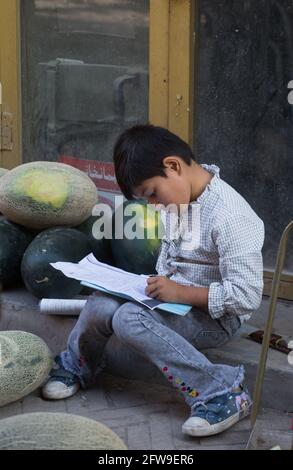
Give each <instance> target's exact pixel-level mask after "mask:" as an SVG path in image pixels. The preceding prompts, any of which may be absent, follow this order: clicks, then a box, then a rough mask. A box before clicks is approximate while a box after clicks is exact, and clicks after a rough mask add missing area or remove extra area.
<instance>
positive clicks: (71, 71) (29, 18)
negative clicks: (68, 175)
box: [21, 0, 149, 199]
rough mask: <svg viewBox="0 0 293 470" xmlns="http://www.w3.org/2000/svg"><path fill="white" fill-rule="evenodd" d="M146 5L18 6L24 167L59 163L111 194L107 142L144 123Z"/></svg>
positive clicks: (122, 1) (58, 2) (40, 2)
mask: <svg viewBox="0 0 293 470" xmlns="http://www.w3.org/2000/svg"><path fill="white" fill-rule="evenodd" d="M148 23H149V2H148V1H147V0H119V1H115V0H25V1H24V2H21V39H22V41H21V44H22V106H23V162H24V163H25V162H29V161H36V160H51V161H61V162H65V163H69V164H72V165H74V166H76V167H78V168H80V169H82V170H84V171H86V172H88V174H89V175H90V176H91V177H92V178H93V180H94V181H95V182H96V184H97V187H98V188H99V189H100V190H101V191H100V194H101V195H102V196H103V194H102V192H103V191H105V193H104V196H105V198H106V199H107V197H108V196H109V194H108V192H111V191H112V192H116V191H119V190H118V186H117V183H116V180H115V177H114V169H113V164H112V150H113V143H114V141H115V139H116V137H117V136H118V134H119V133H120V132H121V131H122V130H123V129H125V128H127V127H129V126H131V125H134V124H136V123H140V122H146V121H147V119H148V43H149V38H148V35H149V24H148Z"/></svg>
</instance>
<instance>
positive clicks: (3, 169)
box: [0, 168, 8, 178]
mask: <svg viewBox="0 0 293 470" xmlns="http://www.w3.org/2000/svg"><path fill="white" fill-rule="evenodd" d="M6 173H8V170H6V168H0V178H1V176H4V175H6Z"/></svg>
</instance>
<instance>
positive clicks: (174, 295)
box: [145, 276, 181, 302]
mask: <svg viewBox="0 0 293 470" xmlns="http://www.w3.org/2000/svg"><path fill="white" fill-rule="evenodd" d="M180 287H181V286H180V284H177V282H175V281H171V280H170V279H168V278H167V277H165V276H151V277H149V278H148V279H147V287H146V289H145V293H146V295H148V296H149V297H153V298H155V299H157V300H161V301H162V302H179V289H180Z"/></svg>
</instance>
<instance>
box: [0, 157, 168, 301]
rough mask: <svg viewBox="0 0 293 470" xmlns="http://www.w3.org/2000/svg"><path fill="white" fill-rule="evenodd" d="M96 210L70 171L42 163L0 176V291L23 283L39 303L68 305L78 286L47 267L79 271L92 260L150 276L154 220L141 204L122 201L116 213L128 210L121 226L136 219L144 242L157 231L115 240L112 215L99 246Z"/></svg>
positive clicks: (78, 174)
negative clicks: (64, 264) (65, 265)
mask: <svg viewBox="0 0 293 470" xmlns="http://www.w3.org/2000/svg"><path fill="white" fill-rule="evenodd" d="M97 202H98V193H97V188H96V186H95V184H94V183H93V181H92V180H91V179H90V178H89V177H88V176H87V175H86V174H85V173H84V172H82V171H80V170H78V169H76V168H74V167H73V166H71V165H66V164H63V163H57V162H47V161H41V162H31V163H25V164H23V165H19V166H17V167H16V168H14V169H13V170H10V171H7V170H2V169H1V171H0V213H1V214H2V215H0V285H2V286H3V287H4V288H5V287H9V286H13V285H15V284H17V283H18V282H19V281H22V282H23V283H24V284H25V286H26V288H27V289H28V291H29V292H31V293H32V294H33V295H35V296H36V297H38V298H40V299H41V298H72V297H73V296H75V295H77V294H79V293H80V292H81V290H82V289H83V287H82V285H81V284H80V282H79V281H75V280H74V279H70V278H67V277H65V276H64V275H63V274H62V273H61V272H60V271H57V270H55V269H54V268H53V267H52V266H51V265H50V263H54V262H57V261H68V262H74V263H77V262H79V261H80V260H81V259H82V258H84V257H85V256H86V255H87V254H89V253H91V252H93V253H94V255H95V256H96V258H97V259H99V260H100V261H102V262H105V263H109V264H112V265H115V266H118V267H120V268H122V269H125V270H128V271H131V272H134V273H138V274H149V273H153V272H155V264H156V260H157V256H158V252H159V248H160V244H161V240H160V238H159V237H158V230H157V229H158V228H159V224H160V221H159V219H158V213H157V212H155V211H153V215H151V216H150V211H149V210H148V211H147V210H146V205H145V203H143V202H142V201H127V202H126V203H125V204H124V205H122V206H121V207H120V208H119V209H118V212H119V211H121V210H122V209H124V208H125V207H126V208H127V215H124V216H123V217H122V224H123V226H126V225H127V224H128V223H129V220H130V218H131V217H132V216H133V215H135V214H136V220H137V224H138V226H140V228H141V229H142V233H144V235H147V233H146V232H147V229H148V228H149V227H148V226H149V225H150V226H152V227H151V228H155V229H156V230H155V232H152V233H153V235H152V236H151V238H149V239H148V238H144V239H141V240H140V239H127V237H126V236H125V234H124V232H123V236H122V237H120V238H115V232H114V230H115V227H116V225H115V221H116V217H115V215H116V214H117V213H114V214H113V221H112V230H113V231H112V239H106V238H102V239H99V238H98V237H95V235H94V226H95V224H96V222H97V220H98V219H99V217H100V216H93V215H92V213H93V208H94V207H95V205H96V204H97ZM137 207H139V209H140V210H139V211H138V213H137ZM132 209H133V210H132ZM135 211H136V213H135ZM120 220H121V217H120Z"/></svg>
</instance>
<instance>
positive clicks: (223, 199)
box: [156, 163, 265, 323]
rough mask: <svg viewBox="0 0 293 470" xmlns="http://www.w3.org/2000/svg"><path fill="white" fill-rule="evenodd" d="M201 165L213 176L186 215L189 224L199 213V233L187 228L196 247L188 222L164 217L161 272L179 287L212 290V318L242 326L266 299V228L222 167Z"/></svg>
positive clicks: (210, 303) (160, 255)
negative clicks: (234, 320)
mask: <svg viewBox="0 0 293 470" xmlns="http://www.w3.org/2000/svg"><path fill="white" fill-rule="evenodd" d="M201 166H202V167H203V168H205V169H206V170H207V171H209V172H210V173H212V174H213V177H212V179H211V181H210V182H209V183H208V184H207V186H206V187H205V189H204V191H203V192H202V193H201V195H200V196H199V197H198V198H197V200H195V201H192V202H191V203H190V204H189V205H188V209H187V212H186V214H187V216H188V217H187V219H186V220H187V222H188V224H190V220H191V215H192V213H193V214H194V213H196V214H197V218H196V219H194V218H193V219H192V220H193V222H194V220H196V227H194V230H193V227H192V229H191V230H190V225H189V226H188V227H189V236H190V233H192V231H193V235H192V238H193V239H194V240H195V241H196V245H195V248H192V249H190V245H189V246H188V249H186V241H187V242H188V241H190V238H189V239H188V236H187V239H185V238H186V237H185V233H186V227H187V225H186V223H185V224H182V225H179V224H178V223H177V224H176V220H177V222H178V216H176V217H175V219H174V214H172V213H169V212H165V214H164V217H163V222H164V225H165V235H164V236H163V238H162V244H161V249H160V253H159V257H158V259H157V264H156V271H157V273H158V274H159V275H169V277H170V279H172V280H174V281H176V282H178V283H179V284H183V285H191V286H200V287H209V293H208V311H209V314H210V316H211V317H212V318H215V319H217V318H220V317H222V316H223V315H225V314H226V313H230V314H234V315H238V316H239V318H240V321H241V322H242V323H243V322H244V321H247V320H248V319H249V318H250V317H251V314H252V313H253V312H254V311H255V310H256V309H257V308H258V307H259V305H260V303H261V299H262V292H263V258H262V247H263V242H264V235H265V227H264V223H263V221H262V220H261V219H260V218H259V217H258V216H257V214H256V213H255V212H254V210H253V209H252V208H251V206H250V205H249V204H248V202H247V201H246V200H245V199H244V198H243V197H242V196H241V195H240V194H239V193H238V192H237V191H236V190H235V189H234V188H233V187H232V186H230V185H229V184H228V183H226V182H225V181H223V180H222V179H221V178H220V169H219V167H218V166H217V165H207V164H204V163H203V164H201ZM195 209H196V210H195ZM162 214H163V212H162ZM180 220H181V219H180ZM178 225H179V227H178ZM176 236H177V238H176ZM172 273H173V274H172Z"/></svg>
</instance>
